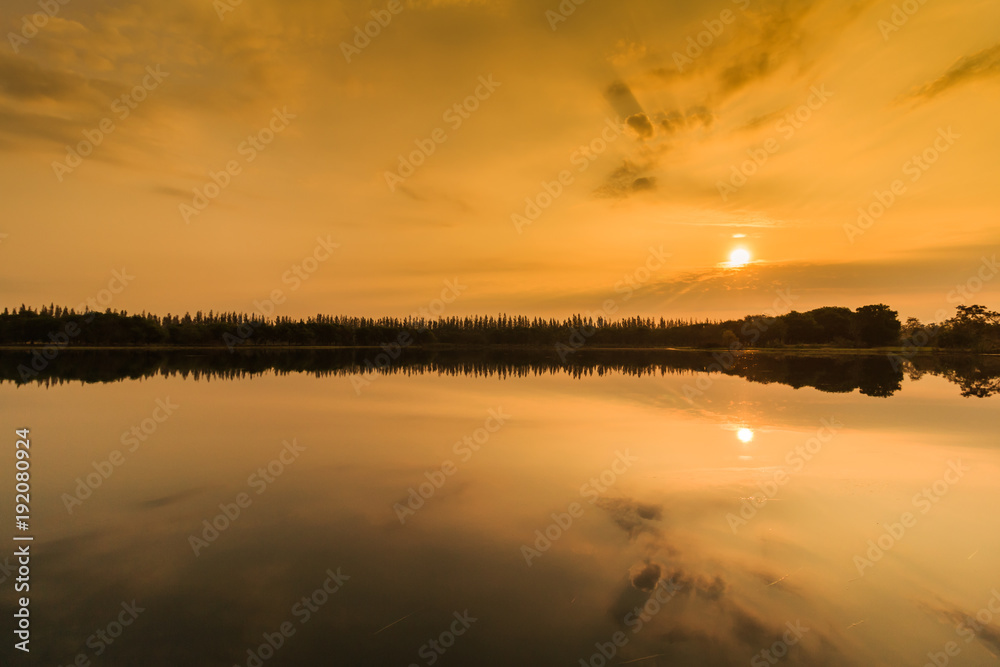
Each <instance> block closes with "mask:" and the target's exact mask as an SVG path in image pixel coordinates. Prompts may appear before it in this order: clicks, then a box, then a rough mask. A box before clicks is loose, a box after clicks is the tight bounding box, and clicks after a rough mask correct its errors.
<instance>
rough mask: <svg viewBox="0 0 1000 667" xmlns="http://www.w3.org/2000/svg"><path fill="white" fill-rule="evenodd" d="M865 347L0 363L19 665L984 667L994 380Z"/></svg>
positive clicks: (989, 635) (997, 557)
mask: <svg viewBox="0 0 1000 667" xmlns="http://www.w3.org/2000/svg"><path fill="white" fill-rule="evenodd" d="M68 357H69V355H68V354H67V358H66V359H57V360H56V362H55V364H59V363H62V364H63V365H64V367H65V368H73V369H74V370H73V371H72V372H69V371H67V373H66V375H67V376H68V377H78V376H80V373H78V372H77V370H75V369H76V366H75V365H74V364H75V362H74V361H73V360H72V359H69V358H68ZM187 357H188V361H187V362H184V363H181V362H178V361H177V360H176V359H175V360H174V363H175V364H177V363H180V365H181V367H183V368H184V369H185V370H191V369H196V368H198V367H199V365H208V366H211V364H210V363H208V362H206V361H205V360H204V359H199V358H198V357H197V356H191V355H187ZM161 361H162V360H161ZM424 361H426V360H424ZM883 361H884V360H880V361H877V362H875V361H873V362H872V363H871V364H870V365H869V366H867V367H866V366H864V365H862V366H860V367H858V366H857V364H854V365H851V364H846V365H843V367H841V366H838V365H837V364H836V363H834V362H832V361H829V362H827V363H819V364H818V366H817V368H816V369H815V370H816V372H815V373H812V374H808V373H807V375H808V377H807V378H806V379H805V380H803V379H802V377H799V376H796V378H794V381H791V380H789V379H788V377H786V376H787V374H788V373H787V370H788V368H792V369H799V370H800V371H801V368H802V367H804V366H806V365H808V364H810V363H812V364H814V365H816V363H817V362H815V360H814V361H802V362H801V363H799V362H796V361H794V360H791V361H788V360H786V361H783V362H782V364H783V366H784V367H785V369H786V373H785V375H782V374H781V373H779V372H778V371H775V370H774V368H771V366H769V365H768V364H769V363H770V362H765V363H763V364H762V363H761V362H759V361H758V362H753V360H752V359H751V358H749V357H748V358H747V360H745V362H744V363H743V364H742V366H741V368H743V370H744V371H745V372H740V373H737V374H721V373H707V372H701V371H696V370H691V369H692V368H697V367H699V366H698V364H700V363H702V361H697V360H696V361H694V362H691V363H689V364H681V363H678V364H675V365H673V366H671V365H666V366H664V365H662V364H661V365H660V366H658V367H655V368H653V369H651V371H650V372H643V373H641V374H639V373H637V372H636V368H641V367H642V365H641V364H637V365H628V367H623V368H615V367H614V364H610V365H606V366H597V367H596V368H593V367H592V368H589V369H588V368H583V370H582V371H581V370H580V369H579V368H578V369H577V372H575V373H566V372H563V371H561V370H558V369H554V367H552V366H548V367H545V366H544V365H541V366H540V365H539V364H537V363H536V364H535V365H534V366H532V365H531V364H527V365H521V366H516V367H512V368H506V369H504V368H503V367H502V366H500V367H493V366H489V367H462V366H461V365H454V366H453V367H450V368H445V367H442V366H441V365H437V366H435V365H434V364H433V363H424V362H423V361H422V362H421V364H418V365H416V366H411V367H408V368H407V369H404V370H405V372H394V373H387V374H376V373H363V372H362V371H361V369H360V368H358V367H357V366H356V365H354V366H352V365H348V366H346V367H344V366H342V365H341V366H336V365H335V367H336V368H339V369H340V370H338V371H336V372H322V373H302V372H297V371H298V370H300V369H296V368H292V372H285V371H284V370H282V371H281V372H277V371H275V370H273V369H269V367H268V364H264V365H257V366H255V367H254V372H253V373H252V374H250V373H244V372H242V371H241V372H238V373H232V372H230V373H228V375H227V376H225V377H223V376H220V375H214V374H208V375H203V374H202V375H199V376H198V377H195V376H194V375H192V374H190V373H189V374H187V375H186V376H185V375H181V374H172V373H169V372H168V373H166V374H164V373H163V368H164V367H163V366H162V364H160V361H157V362H156V363H152V362H149V360H146V361H143V362H135V363H133V362H129V364H125V365H126V366H128V367H129V368H130V369H132V370H129V371H122V372H120V373H111V374H110V375H109V376H108V377H106V378H104V379H106V380H110V381H108V382H88V383H81V382H79V381H74V382H68V383H62V384H60V383H53V384H50V385H47V384H40V383H37V382H30V381H29V382H26V383H24V384H17V383H14V382H12V381H10V380H11V379H12V378H13V377H14V376H13V375H12V374H11V366H10V364H9V363H8V364H7V372H6V375H5V377H7V379H8V381H5V382H3V383H2V384H0V424H2V425H3V429H4V434H3V437H4V438H5V439H6V440H7V443H8V444H7V445H5V451H7V455H5V458H4V463H3V470H4V471H5V472H4V475H3V479H5V480H8V481H7V482H5V484H6V485H7V487H8V488H4V489H3V490H2V493H3V497H4V502H3V504H2V512H0V521H2V525H4V526H13V512H12V504H11V503H10V502H9V501H10V497H11V495H12V493H13V483H12V482H11V481H10V480H11V479H12V470H13V456H12V455H11V451H12V450H13V448H14V441H15V440H16V437H15V435H14V429H15V428H19V427H24V426H26V427H30V429H31V441H32V449H31V453H32V459H31V460H32V466H33V467H32V473H33V478H32V483H33V489H32V501H33V502H32V505H31V513H32V517H31V523H32V530H31V532H32V534H34V535H35V542H34V543H33V545H32V553H33V559H32V572H31V607H30V610H31V615H32V616H31V617H32V619H33V625H32V630H33V634H32V641H31V648H32V652H31V654H30V655H31V664H36V665H70V664H73V663H74V661H75V660H77V661H81V662H78V663H77V664H86V663H85V662H82V661H89V662H90V664H94V665H182V664H184V665H186V664H191V665H227V666H228V665H244V666H247V665H250V666H252V665H313V664H344V665H400V666H402V667H406V666H408V665H431V664H439V665H580V664H584V665H603V664H609V665H610V664H626V663H630V662H632V664H637V665H643V666H646V665H649V666H654V665H740V664H749V665H770V664H789V665H791V664H801V665H914V666H920V665H924V664H934V662H932V660H936V661H938V664H945V663H944V662H941V661H942V660H946V661H947V664H956V665H986V664H995V662H996V655H997V654H1000V593H998V592H997V591H1000V531H998V528H1000V521H998V518H997V513H996V511H997V510H996V508H997V507H998V506H1000V484H998V481H1000V448H998V438H997V428H998V421H1000V420H998V417H1000V398H998V397H996V396H989V395H984V394H990V393H992V392H991V391H978V393H979V394H980V396H979V397H970V396H963V395H962V394H963V392H964V393H970V392H969V391H968V388H969V386H973V387H977V386H978V387H981V386H982V385H983V383H984V382H985V383H986V384H987V385H988V384H989V383H990V382H991V381H994V380H992V379H991V377H990V376H988V375H987V377H986V378H985V380H984V379H983V378H982V377H980V376H977V375H975V372H973V373H972V375H971V376H970V374H969V373H970V372H969V371H968V368H966V370H965V371H964V373H965V374H964V375H961V374H959V375H961V377H956V374H955V373H954V372H950V371H948V370H947V369H943V370H942V369H940V368H937V369H936V372H933V373H923V374H921V372H920V371H918V370H916V369H914V368H912V367H908V368H906V369H902V370H900V371H899V373H898V376H897V375H896V374H894V372H892V371H890V372H888V373H887V372H886V370H885V368H884V364H883ZM536 362H537V360H536ZM928 363H932V362H928ZM294 365H295V364H291V366H294ZM685 366H687V367H686V368H685ZM873 369H874V370H873ZM50 370H51V369H50ZM498 370H500V371H501V372H500V373H499V374H498V372H497V371H498ZM466 371H469V372H466ZM797 372H798V371H797ZM817 373H818V375H817ZM873 374H874V375H873ZM84 375H86V374H85V373H84ZM237 376H238V377H237ZM973 376H974V377H973ZM873 377H874V379H872V378H873ZM970 377H971V378H972V379H971V380H970ZM748 378H749V379H748ZM817 378H818V379H817ZM866 378H867V379H866ZM887 378H888V379H887ZM750 380H754V381H750ZM963 381H964V382H965V384H964V385H963V384H962V382H963ZM887 383H888V384H887ZM817 386H820V387H823V388H824V389H827V390H830V391H821V390H820V389H817V388H816V387H817ZM796 387H797V388H796ZM873 387H874V389H873ZM866 390H867V391H866ZM862 392H865V393H862ZM972 393H976V392H975V391H974V392H972ZM872 394H875V395H872ZM158 401H159V402H160V407H159V408H158ZM162 406H167V408H166V409H164V407H162ZM168 412H169V413H170V414H168ZM157 419H159V421H157ZM133 427H135V428H136V432H135V434H134V435H132V434H129V431H130V430H131V429H132V428H133ZM116 452H118V453H117V454H116ZM112 459H113V461H115V462H117V463H118V465H115V464H114V463H113V462H109V460H112ZM95 465H96V468H95ZM268 468H270V471H268ZM97 469H101V470H103V471H104V472H105V473H106V475H107V476H106V478H104V477H103V476H101V475H100V472H95V470H97ZM88 475H90V480H91V481H92V482H96V480H97V478H98V477H100V485H99V486H96V484H95V486H96V488H94V489H90V488H89V487H88V486H87V478H88ZM81 484H83V486H81ZM88 492H89V497H88ZM421 492H423V495H425V496H427V497H426V498H424V497H421ZM241 503H242V504H243V507H240V506H239V505H240V504H241ZM421 503H422V504H421ZM220 504H221V505H222V509H220ZM237 510H238V511H239V515H238V516H236V511H237ZM223 512H228V513H229V514H230V515H231V516H234V517H236V518H232V519H230V518H228V517H226V516H225V515H224V514H223ZM220 515H221V516H220ZM206 520H207V521H208V522H209V524H211V522H212V521H213V520H214V521H215V523H216V527H215V528H212V527H209V528H206V524H205V521H206ZM227 524H228V525H227ZM13 532H14V530H13V529H12V528H10V529H8V530H7V531H5V533H7V534H8V535H9V534H12V533H13ZM890 532H891V533H895V536H892V535H891V534H890ZM546 533H547V535H546ZM5 539H7V538H5ZM198 540H201V541H198ZM6 543H7V544H8V546H7V547H4V549H3V551H2V552H0V559H2V558H6V557H8V556H9V555H10V554H11V553H12V551H13V549H12V548H11V547H10V546H9V545H10V544H12V543H11V542H9V541H8V542H6ZM196 551H197V554H196V553H195V552H196ZM0 576H3V577H4V578H6V581H5V582H4V583H3V587H2V591H3V598H2V606H3V617H4V619H6V620H5V621H4V628H5V631H4V636H5V637H7V639H6V640H5V644H4V647H3V651H2V653H0V654H2V655H5V656H11V655H13V654H14V652H13V651H12V649H11V646H10V644H11V643H12V642H11V640H10V636H11V635H10V632H9V630H10V628H11V616H10V614H11V613H12V611H13V603H14V595H13V592H12V590H11V579H12V577H11V576H9V575H7V574H6V573H5V572H3V571H0ZM324 587H325V590H324ZM331 591H332V592H331ZM133 601H134V605H133ZM123 604H124V607H123ZM991 605H992V608H993V610H995V611H991V609H990V606H991ZM977 613H978V614H979V621H977V623H978V624H973V623H966V622H965V620H964V619H965V617H966V616H971V617H973V618H974V617H975V616H976V615H977ZM119 622H128V625H127V626H120V625H118V623H119ZM963 624H964V625H963ZM283 631H284V632H283ZM99 633H101V634H99ZM616 633H617V634H616ZM268 637H270V642H271V644H276V645H278V648H276V649H272V648H271V647H270V646H269V645H268V643H267V642H268ZM949 642H953V643H952V644H949ZM262 646H263V648H262ZM947 651H951V653H953V654H956V655H953V656H949V655H946V652H947ZM602 652H603V653H604V654H605V655H606V656H608V657H605V655H602ZM762 652H766V653H762ZM928 654H930V656H929V655H928ZM80 655H82V656H83V658H79V657H78V656H80ZM581 661H582V662H581ZM633 661H634V662H633ZM4 662H7V659H5V660H4Z"/></svg>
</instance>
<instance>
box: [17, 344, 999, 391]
mask: <svg viewBox="0 0 1000 667" xmlns="http://www.w3.org/2000/svg"><path fill="white" fill-rule="evenodd" d="M272 371H273V372H275V373H278V374H282V373H294V372H301V373H310V374H312V375H315V376H318V377H324V376H331V375H332V376H352V375H355V374H358V373H363V374H369V373H370V374H376V375H393V374H404V375H408V374H414V373H439V374H446V375H458V374H467V375H472V376H480V375H485V376H496V377H500V378H506V377H524V376H528V375H540V374H552V373H567V374H569V375H571V376H573V377H587V376H591V375H598V376H600V375H604V374H607V373H613V372H615V373H624V374H627V375H645V374H650V373H652V374H659V375H666V374H680V375H690V374H692V373H722V374H726V375H736V376H739V377H743V378H746V379H747V380H750V381H751V382H756V383H763V384H767V383H772V382H776V383H780V384H786V385H789V386H792V387H796V388H798V387H814V388H816V389H819V390H821V391H825V392H835V393H843V392H852V391H854V390H858V391H859V392H860V393H861V394H864V395H867V396H877V397H886V396H892V395H893V394H895V393H896V392H897V391H899V389H900V387H901V383H902V380H903V376H904V373H905V374H906V375H908V377H910V378H911V379H914V380H916V379H919V378H920V377H922V376H923V375H925V374H930V375H935V376H942V377H944V378H946V379H947V380H949V381H950V382H953V383H955V384H957V385H958V386H959V388H960V391H961V395H962V396H968V397H978V398H983V397H987V396H992V395H994V394H996V393H1000V357H997V356H995V355H993V356H987V355H983V356H979V355H920V356H912V357H909V358H902V357H898V356H892V355H884V354H834V353H826V354H824V353H821V352H812V353H807V354H795V353H778V352H740V353H736V354H730V353H728V352H701V351H685V350H579V351H577V352H575V353H574V354H573V355H571V356H570V357H568V358H567V359H565V360H564V359H562V358H560V357H559V355H558V354H556V353H555V352H554V351H548V350H522V351H511V350H501V351H497V350H440V351H433V350H424V349H420V350H418V349H410V350H405V349H404V350H401V351H399V353H398V356H395V357H390V356H389V355H387V354H384V353H381V352H380V351H378V350H364V349H284V350H282V349H270V350H252V351H247V350H240V351H238V352H235V353H230V352H226V351H222V350H172V351H153V350H135V351H99V350H64V351H62V352H61V353H60V354H59V355H58V356H57V357H56V358H55V359H54V360H52V361H49V360H44V359H42V358H41V357H40V355H39V353H29V352H13V351H5V352H0V382H14V383H16V384H24V383H51V382H61V381H82V382H114V381H117V380H123V379H133V380H134V379H139V378H148V377H153V376H170V375H175V374H176V375H180V376H181V377H188V376H193V377H194V378H195V379H198V378H201V377H207V378H211V377H220V378H230V379H236V378H250V377H254V376H257V375H261V374H264V373H267V372H272ZM705 382H706V381H705V380H704V379H698V380H697V383H696V384H692V385H691V388H690V389H689V390H688V393H692V394H693V393H698V392H701V391H703V387H701V386H700V385H701V384H703V383H705ZM708 384H709V385H710V381H709V382H708Z"/></svg>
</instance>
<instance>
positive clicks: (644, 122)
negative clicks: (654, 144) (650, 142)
mask: <svg viewBox="0 0 1000 667" xmlns="http://www.w3.org/2000/svg"><path fill="white" fill-rule="evenodd" d="M625 123H626V125H628V126H629V127H630V128H632V130H633V131H634V132H635V133H636V134H637V135H639V138H640V139H652V137H653V133H654V131H653V123H652V122H650V120H649V116H647V115H646V114H644V113H637V114H633V115H631V116H629V117H628V118H627V119H625Z"/></svg>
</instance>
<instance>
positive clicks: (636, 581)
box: [629, 562, 663, 593]
mask: <svg viewBox="0 0 1000 667" xmlns="http://www.w3.org/2000/svg"><path fill="white" fill-rule="evenodd" d="M661 572H663V568H661V567H660V566H659V565H657V564H656V563H650V562H646V563H644V564H643V565H641V566H639V567H638V568H633V569H632V572H630V573H629V574H630V579H631V581H632V586H634V587H635V588H637V589H638V590H640V591H645V592H647V593H648V592H649V591H651V590H653V588H654V587H655V586H656V584H657V583H658V582H659V581H660V573H661Z"/></svg>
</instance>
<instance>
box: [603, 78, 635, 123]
mask: <svg viewBox="0 0 1000 667" xmlns="http://www.w3.org/2000/svg"><path fill="white" fill-rule="evenodd" d="M604 99H606V100H607V101H608V104H610V105H611V108H612V109H614V110H615V113H617V114H618V116H619V117H621V118H628V117H630V116H634V115H635V114H639V113H642V105H640V104H639V100H637V99H635V94H633V93H632V89H631V88H630V87H629V86H628V84H627V83H625V82H624V81H613V82H612V83H611V84H610V85H609V86H608V87H607V88H606V89H605V91H604Z"/></svg>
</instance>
